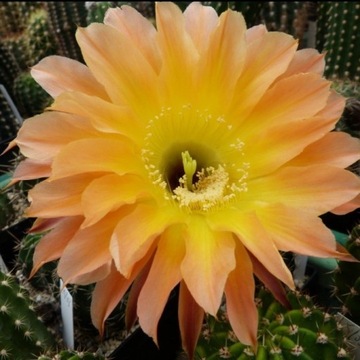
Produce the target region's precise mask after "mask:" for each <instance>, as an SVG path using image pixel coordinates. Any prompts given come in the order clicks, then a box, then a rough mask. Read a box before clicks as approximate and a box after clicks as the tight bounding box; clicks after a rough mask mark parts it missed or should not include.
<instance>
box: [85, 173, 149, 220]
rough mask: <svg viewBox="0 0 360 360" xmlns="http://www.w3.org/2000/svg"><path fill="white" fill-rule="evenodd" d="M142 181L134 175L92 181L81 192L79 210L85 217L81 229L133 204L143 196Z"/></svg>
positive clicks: (112, 175)
mask: <svg viewBox="0 0 360 360" xmlns="http://www.w3.org/2000/svg"><path fill="white" fill-rule="evenodd" d="M144 188H145V184H144V181H143V180H142V179H141V178H139V177H137V176H134V175H123V176H119V175H116V174H110V175H105V176H102V177H98V178H97V179H94V180H93V181H92V182H91V183H90V184H89V185H88V186H87V187H86V189H85V190H84V191H83V193H82V196H81V209H83V213H84V216H85V221H84V224H83V227H86V226H91V225H93V224H95V223H96V222H97V221H99V220H100V219H102V218H103V217H104V216H105V215H106V214H107V213H109V212H110V211H113V210H116V209H118V208H119V207H121V206H123V205H125V204H133V203H135V202H136V200H137V199H138V198H139V197H140V196H141V195H144Z"/></svg>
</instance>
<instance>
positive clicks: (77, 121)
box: [15, 112, 97, 161]
mask: <svg viewBox="0 0 360 360" xmlns="http://www.w3.org/2000/svg"><path fill="white" fill-rule="evenodd" d="M96 134H97V133H96V132H95V130H94V129H92V128H91V126H90V124H89V122H88V121H87V120H84V118H81V117H78V116H75V115H71V114H66V113H59V112H45V113H43V114H41V115H37V116H34V117H32V118H30V119H27V120H26V121H25V122H24V124H23V125H22V127H21V128H20V130H19V132H18V136H17V138H16V139H15V141H16V143H17V144H18V146H19V147H20V149H21V152H22V153H23V154H24V155H25V156H27V157H29V158H32V159H37V160H41V161H48V160H49V159H51V158H52V157H53V156H54V155H55V154H57V153H58V151H59V149H60V148H61V147H62V146H64V145H66V144H68V143H69V142H71V141H74V140H77V139H82V138H85V137H94V136H96ZM49 139H51V141H48V140H49Z"/></svg>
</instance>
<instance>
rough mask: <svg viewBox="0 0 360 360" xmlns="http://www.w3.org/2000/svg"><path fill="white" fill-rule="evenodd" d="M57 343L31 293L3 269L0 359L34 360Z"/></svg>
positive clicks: (1, 279) (0, 289)
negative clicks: (37, 311)
mask: <svg viewBox="0 0 360 360" xmlns="http://www.w3.org/2000/svg"><path fill="white" fill-rule="evenodd" d="M54 346H55V340H54V338H53V336H52V335H51V333H50V332H49V331H48V329H47V328H46V326H45V325H44V324H43V323H42V322H41V320H40V319H39V318H38V315H37V314H36V313H35V311H34V309H33V305H32V302H31V300H30V298H29V296H28V294H27V292H26V291H25V290H24V289H23V288H21V287H20V286H19V284H18V283H17V281H16V279H15V278H14V277H12V276H10V275H6V274H4V273H1V272H0V358H1V359H13V360H19V359H31V357H33V356H35V354H39V355H40V354H42V353H44V352H45V351H48V350H51V348H52V347H54Z"/></svg>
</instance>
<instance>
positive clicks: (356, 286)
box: [334, 224, 360, 324]
mask: <svg viewBox="0 0 360 360" xmlns="http://www.w3.org/2000/svg"><path fill="white" fill-rule="evenodd" d="M345 247H346V249H347V250H348V251H349V253H350V254H352V255H353V256H354V258H356V259H357V260H360V224H359V225H357V226H355V227H354V228H353V230H352V231H351V234H350V236H349V239H348V241H347V243H346V245H345ZM334 284H335V288H334V294H335V295H336V297H337V298H338V299H339V300H340V301H341V304H342V306H341V311H342V313H343V314H344V315H346V316H347V317H348V318H349V319H350V320H352V321H354V322H355V323H357V324H360V306H359V304H360V262H349V261H339V263H338V269H337V270H336V271H335V273H334Z"/></svg>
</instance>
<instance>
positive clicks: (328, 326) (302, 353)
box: [195, 288, 349, 360]
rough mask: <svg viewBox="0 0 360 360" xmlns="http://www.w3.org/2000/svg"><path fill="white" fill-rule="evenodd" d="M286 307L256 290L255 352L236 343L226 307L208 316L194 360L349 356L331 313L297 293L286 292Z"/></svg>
mask: <svg viewBox="0 0 360 360" xmlns="http://www.w3.org/2000/svg"><path fill="white" fill-rule="evenodd" d="M287 297H288V300H289V303H290V308H289V309H286V308H285V307H283V306H282V305H281V304H280V303H279V302H277V301H276V300H274V298H273V296H272V295H271V294H270V292H268V291H267V290H265V289H263V288H262V289H260V290H258V293H257V305H258V313H259V329H258V342H259V347H258V350H257V353H256V354H255V351H254V350H253V349H252V348H251V347H249V346H247V345H245V344H242V343H241V342H239V341H238V340H237V339H236V336H235V334H234V333H233V331H232V330H231V327H230V324H229V322H228V319H227V315H226V309H225V308H223V309H221V311H220V312H219V314H218V316H217V319H215V318H213V317H211V316H208V318H207V323H206V325H205V326H204V328H203V331H202V334H201V336H200V339H199V342H198V344H197V348H196V357H195V358H196V359H198V360H218V359H222V358H224V359H237V360H245V359H254V360H255V359H257V360H262V359H274V360H275V359H277V360H281V359H284V360H285V359H294V360H295V359H302V360H318V359H337V358H342V359H349V357H348V355H347V352H346V350H345V346H346V345H345V338H344V335H343V333H342V331H341V330H340V329H338V327H337V323H336V320H335V318H334V317H333V316H331V315H330V314H328V313H325V312H324V311H322V310H320V309H319V308H317V307H316V306H315V305H314V303H313V301H312V300H311V299H310V298H309V297H307V296H305V295H301V294H299V293H295V292H289V293H288V295H287Z"/></svg>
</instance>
